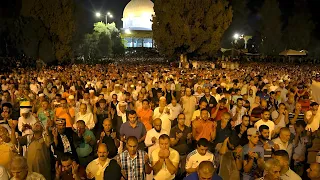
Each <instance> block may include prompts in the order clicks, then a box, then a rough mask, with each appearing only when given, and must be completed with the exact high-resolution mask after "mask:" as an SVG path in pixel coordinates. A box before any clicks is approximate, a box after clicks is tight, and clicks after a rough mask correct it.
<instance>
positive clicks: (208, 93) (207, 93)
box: [204, 88, 210, 97]
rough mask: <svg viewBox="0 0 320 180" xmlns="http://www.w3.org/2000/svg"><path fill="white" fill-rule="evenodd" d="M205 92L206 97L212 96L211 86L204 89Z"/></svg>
mask: <svg viewBox="0 0 320 180" xmlns="http://www.w3.org/2000/svg"><path fill="white" fill-rule="evenodd" d="M204 94H205V96H206V97H210V89H209V88H205V89H204Z"/></svg>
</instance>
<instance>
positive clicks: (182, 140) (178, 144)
mask: <svg viewBox="0 0 320 180" xmlns="http://www.w3.org/2000/svg"><path fill="white" fill-rule="evenodd" d="M177 120H178V125H176V126H175V127H173V128H172V129H171V132H170V145H171V147H172V148H173V149H175V150H176V151H178V153H179V155H180V162H181V163H180V169H179V170H180V171H179V173H178V174H179V175H181V176H183V174H184V173H185V168H186V158H187V155H188V153H189V152H190V151H191V146H192V130H191V128H190V127H188V126H186V125H185V123H184V121H185V115H184V114H179V115H178V118H177ZM183 177H184V176H183Z"/></svg>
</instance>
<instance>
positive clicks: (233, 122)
mask: <svg viewBox="0 0 320 180" xmlns="http://www.w3.org/2000/svg"><path fill="white" fill-rule="evenodd" d="M230 124H231V127H232V128H234V127H235V126H236V122H235V121H232V120H231V121H230Z"/></svg>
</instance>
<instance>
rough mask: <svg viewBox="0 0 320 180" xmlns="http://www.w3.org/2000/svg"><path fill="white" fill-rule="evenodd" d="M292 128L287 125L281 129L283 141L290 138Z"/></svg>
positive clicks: (285, 141)
mask: <svg viewBox="0 0 320 180" xmlns="http://www.w3.org/2000/svg"><path fill="white" fill-rule="evenodd" d="M290 135H291V133H290V130H289V128H287V127H283V128H281V129H280V135H279V138H280V140H281V141H282V142H284V143H287V142H289V140H290Z"/></svg>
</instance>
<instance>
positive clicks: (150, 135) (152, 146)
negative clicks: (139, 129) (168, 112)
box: [144, 128, 169, 156]
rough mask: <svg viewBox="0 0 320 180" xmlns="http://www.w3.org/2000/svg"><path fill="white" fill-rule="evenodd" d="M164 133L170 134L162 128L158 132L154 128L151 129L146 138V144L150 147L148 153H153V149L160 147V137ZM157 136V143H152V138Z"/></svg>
mask: <svg viewBox="0 0 320 180" xmlns="http://www.w3.org/2000/svg"><path fill="white" fill-rule="evenodd" d="M162 134H167V135H169V134H168V132H167V131H166V130H164V129H161V131H160V132H157V131H156V130H155V129H154V128H152V129H150V130H149V131H148V132H147V135H146V139H145V140H144V143H145V145H146V146H147V147H148V154H149V156H150V155H151V153H152V151H153V150H155V149H157V148H158V147H159V137H160V136H161V135H162ZM153 137H155V138H156V139H157V140H156V142H155V144H153V143H152V138H153Z"/></svg>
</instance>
